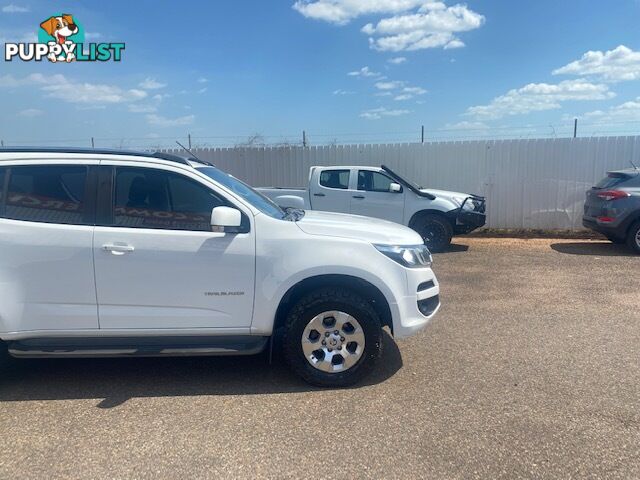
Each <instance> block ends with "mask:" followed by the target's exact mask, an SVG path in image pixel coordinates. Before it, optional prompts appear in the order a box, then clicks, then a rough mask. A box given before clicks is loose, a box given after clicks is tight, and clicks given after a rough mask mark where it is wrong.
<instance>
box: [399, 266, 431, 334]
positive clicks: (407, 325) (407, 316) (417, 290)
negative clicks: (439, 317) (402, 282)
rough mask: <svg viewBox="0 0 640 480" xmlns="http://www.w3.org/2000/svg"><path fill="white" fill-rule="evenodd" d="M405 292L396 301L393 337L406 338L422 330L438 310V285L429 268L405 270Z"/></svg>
mask: <svg viewBox="0 0 640 480" xmlns="http://www.w3.org/2000/svg"><path fill="white" fill-rule="evenodd" d="M407 289H408V290H407V292H409V293H410V294H409V295H407V296H404V297H401V298H399V299H398V303H397V304H396V307H397V318H394V322H393V336H394V337H395V338H406V337H409V336H411V335H414V334H415V333H417V332H418V331H420V330H422V329H423V328H424V327H426V326H427V324H428V323H429V322H430V321H431V319H432V318H433V317H434V316H435V315H436V313H438V310H439V309H440V285H439V284H438V280H437V279H436V276H435V275H434V273H433V270H431V269H430V268H420V269H407Z"/></svg>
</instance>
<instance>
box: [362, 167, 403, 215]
mask: <svg viewBox="0 0 640 480" xmlns="http://www.w3.org/2000/svg"><path fill="white" fill-rule="evenodd" d="M357 180H358V181H357V189H358V190H357V191H356V192H354V193H353V195H352V196H351V213H352V214H354V215H364V216H366V217H375V218H382V219H384V220H389V221H391V222H396V223H402V222H403V219H404V198H405V195H404V192H403V191H402V190H401V191H400V192H390V191H389V186H390V185H391V184H392V183H394V181H393V180H392V179H391V178H390V177H388V176H387V175H385V174H383V173H380V172H375V171H372V170H358V177H357Z"/></svg>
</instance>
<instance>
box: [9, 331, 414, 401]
mask: <svg viewBox="0 0 640 480" xmlns="http://www.w3.org/2000/svg"><path fill="white" fill-rule="evenodd" d="M383 333H384V335H383V354H382V358H381V359H380V362H379V364H378V366H377V368H376V369H375V370H374V372H372V374H371V375H369V376H368V377H367V378H365V379H364V380H363V381H362V382H360V383H359V384H357V385H355V386H353V387H351V388H360V387H364V386H369V385H375V384H378V383H382V382H384V381H385V380H387V379H388V378H390V377H392V376H393V375H394V374H395V373H396V372H397V371H398V370H400V368H402V355H401V354H400V350H399V349H398V346H397V345H396V343H395V342H394V340H393V339H392V338H391V336H390V335H389V334H388V333H387V332H386V331H384V332H383ZM316 390H324V389H322V388H319V387H314V386H311V385H308V384H307V383H305V382H304V381H302V380H300V379H299V378H298V377H297V376H295V375H294V374H292V373H291V372H290V371H289V369H288V368H287V367H286V365H284V362H283V361H282V359H280V358H277V356H276V358H274V361H273V363H272V364H269V355H268V353H267V352H264V353H263V354H260V355H254V356H236V357H173V358H168V357H167V358H112V359H106V358H104V359H42V360H12V361H11V362H10V364H9V366H8V367H7V368H6V369H5V372H4V374H3V375H2V377H1V378H0V402H21V401H30V400H77V399H102V400H101V401H100V402H99V403H98V404H97V407H98V408H113V407H117V406H119V405H122V404H123V403H125V402H126V401H127V400H129V399H132V398H141V397H173V396H192V395H258V394H273V393H300V392H309V391H316Z"/></svg>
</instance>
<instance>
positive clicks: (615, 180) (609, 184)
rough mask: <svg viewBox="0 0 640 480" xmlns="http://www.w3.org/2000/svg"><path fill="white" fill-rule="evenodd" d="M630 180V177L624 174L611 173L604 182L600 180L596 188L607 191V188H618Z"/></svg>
mask: <svg viewBox="0 0 640 480" xmlns="http://www.w3.org/2000/svg"><path fill="white" fill-rule="evenodd" d="M630 178H631V177H630V176H629V175H625V174H623V173H610V174H609V175H607V176H606V177H604V178H603V179H602V180H600V181H599V182H598V183H597V184H596V187H595V188H604V189H607V188H613V187H617V186H618V185H620V184H621V183H624V182H626V181H627V180H629V179H630Z"/></svg>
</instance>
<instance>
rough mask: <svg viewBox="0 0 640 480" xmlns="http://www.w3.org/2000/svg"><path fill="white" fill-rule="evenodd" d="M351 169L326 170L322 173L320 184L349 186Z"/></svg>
mask: <svg viewBox="0 0 640 480" xmlns="http://www.w3.org/2000/svg"><path fill="white" fill-rule="evenodd" d="M349 173H350V172H349V170H324V171H323V172H321V173H320V185H322V186H323V187H327V188H341V189H343V190H346V189H347V188H349Z"/></svg>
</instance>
